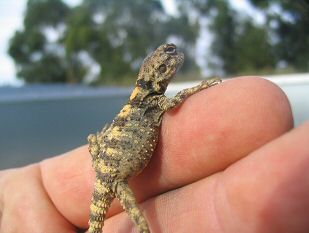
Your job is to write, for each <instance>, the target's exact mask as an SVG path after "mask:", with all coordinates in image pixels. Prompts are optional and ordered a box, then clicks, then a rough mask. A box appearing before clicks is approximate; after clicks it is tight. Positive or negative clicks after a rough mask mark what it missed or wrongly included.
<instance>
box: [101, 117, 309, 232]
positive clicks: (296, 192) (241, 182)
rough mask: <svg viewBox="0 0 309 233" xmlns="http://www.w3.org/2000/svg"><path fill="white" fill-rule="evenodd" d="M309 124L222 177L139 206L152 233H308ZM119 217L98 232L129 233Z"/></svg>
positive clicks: (130, 228)
mask: <svg viewBox="0 0 309 233" xmlns="http://www.w3.org/2000/svg"><path fill="white" fill-rule="evenodd" d="M308 141H309V122H308V123H307V124H306V125H303V126H301V127H299V128H298V129H295V130H293V131H291V132H289V133H287V134H286V135H284V136H282V137H280V138H278V139H276V140H274V141H272V142H270V143H268V144H267V145H266V146H264V147H262V148H261V149H258V150H256V151H254V152H253V153H252V154H250V155H249V156H248V157H246V158H244V159H242V160H240V161H238V162H237V163H235V164H233V165H232V166H231V167H229V168H228V169H227V170H226V171H224V172H221V173H217V174H214V175H212V176H210V177H207V178H204V179H202V180H199V181H197V182H195V183H192V184H189V185H187V186H184V187H182V188H179V189H176V190H174V191H170V192H167V193H164V194H162V195H160V196H158V197H155V198H152V199H148V200H147V201H145V202H144V203H142V204H140V206H141V208H142V209H143V211H144V213H145V216H146V218H147V219H148V220H149V225H150V229H151V231H152V232H158V233H164V232H179V233H182V232H217V233H224V232H229V233H247V232H252V233H273V232H280V233H290V232H293V233H306V232H309V222H308V218H309V199H308V196H309V148H308V146H307V144H308ZM134 229H135V226H134V224H133V223H132V221H131V220H130V219H129V217H128V216H127V215H126V214H125V213H120V214H117V215H115V216H113V217H111V218H109V219H108V220H107V221H106V223H105V227H104V232H106V233H108V232H133V231H134Z"/></svg>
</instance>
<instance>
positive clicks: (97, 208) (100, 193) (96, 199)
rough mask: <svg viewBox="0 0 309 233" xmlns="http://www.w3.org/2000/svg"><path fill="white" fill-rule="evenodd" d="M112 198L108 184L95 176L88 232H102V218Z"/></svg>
mask: <svg viewBox="0 0 309 233" xmlns="http://www.w3.org/2000/svg"><path fill="white" fill-rule="evenodd" d="M113 199H114V196H113V194H112V192H111V189H110V188H109V186H108V184H106V183H105V182H103V181H101V180H100V179H98V178H97V180H96V183H95V188H94V192H93V194H92V199H91V205H90V216H89V229H88V232H89V233H101V232H102V227H103V222H104V218H105V216H106V213H107V210H108V208H109V206H110V204H111V202H112V200H113Z"/></svg>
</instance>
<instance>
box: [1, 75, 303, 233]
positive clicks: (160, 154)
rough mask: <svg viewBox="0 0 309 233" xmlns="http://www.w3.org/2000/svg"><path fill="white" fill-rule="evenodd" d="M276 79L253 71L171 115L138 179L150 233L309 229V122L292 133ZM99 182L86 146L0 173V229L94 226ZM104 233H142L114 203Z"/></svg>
mask: <svg viewBox="0 0 309 233" xmlns="http://www.w3.org/2000/svg"><path fill="white" fill-rule="evenodd" d="M292 122H293V119H292V115H291V109H290V106H289V103H288V101H287V99H286V97H285V95H284V94H283V93H282V91H281V90H280V89H279V88H277V87H276V86H275V85H274V84H272V83H270V82H268V81H266V80H263V79H259V78H254V77H250V78H248V77H246V78H236V79H232V80H229V81H226V82H224V83H222V84H220V85H217V86H214V87H211V88H209V89H207V90H205V91H201V92H199V93H197V94H195V95H193V96H192V97H190V98H189V99H187V100H186V101H185V102H184V103H183V104H182V105H181V106H180V107H179V108H177V109H175V110H174V111H170V112H168V113H167V114H165V115H164V119H163V124H162V130H161V136H160V140H159V144H158V146H157V149H156V152H155V154H154V156H153V158H152V160H151V161H150V164H149V165H148V167H146V169H145V170H144V171H143V172H142V173H141V174H140V175H139V176H137V177H134V178H133V179H132V180H131V187H132V188H133V191H134V192H135V193H136V195H137V199H138V200H139V202H141V203H140V207H141V208H142V210H143V212H144V213H145V216H146V218H147V219H148V221H149V224H150V229H151V230H152V232H156V233H157V232H159V233H160V232H164V233H166V232H180V233H181V232H222V233H223V232H229V233H233V232H263V233H267V232H271V233H273V232H280V233H282V232H293V233H298V232H308V231H309V222H308V221H307V220H308V217H309V199H308V196H309V148H308V146H307V144H308V141H309V140H308V139H309V123H306V124H303V125H302V126H300V127H298V128H296V129H293V130H291V129H292V127H293V125H292ZM93 184H94V172H93V170H92V168H91V156H90V155H89V154H88V151H87V148H86V146H83V147H80V148H77V149H75V150H73V151H70V152H68V153H66V154H64V155H61V156H58V157H54V158H51V159H48V160H45V161H43V162H41V163H39V164H34V165H30V166H27V167H24V168H19V169H11V170H5V171H1V172H0V217H1V222H0V232H1V233H11V232H34V233H36V232H64V233H66V232H75V227H74V226H78V227H81V228H86V227H87V221H88V214H89V204H90V198H91V192H92V190H93ZM108 216H109V219H107V220H106V222H105V226H104V232H105V233H108V232H136V230H135V231H134V230H133V229H134V224H133V223H132V221H131V220H130V219H129V217H128V216H127V215H126V214H125V213H123V212H122V209H121V207H120V205H119V203H118V201H117V200H115V201H114V202H113V204H112V207H111V209H110V210H109V213H108Z"/></svg>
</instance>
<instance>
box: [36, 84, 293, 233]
mask: <svg viewBox="0 0 309 233" xmlns="http://www.w3.org/2000/svg"><path fill="white" fill-rule="evenodd" d="M291 127H292V115H291V110H290V105H289V103H288V101H287V98H286V96H285V95H284V94H283V92H282V91H281V90H280V89H279V88H278V87H276V86H275V85H274V84H272V83H270V82H268V81H266V80H264V79H259V78H236V79H233V80H230V81H227V82H224V83H222V84H220V85H217V86H214V87H211V88H209V89H207V90H205V91H202V92H200V93H197V94H196V95H193V96H192V97H190V98H188V99H187V100H186V101H185V102H184V103H183V104H182V105H181V106H180V107H179V108H177V109H175V110H174V111H170V112H168V113H167V114H165V115H164V119H163V124H162V130H161V136H160V142H159V145H158V146H157V149H156V152H155V154H154V156H153V158H152V160H151V162H150V164H149V165H148V167H147V168H146V169H145V170H144V171H143V172H142V173H141V174H140V175H139V176H138V177H136V178H134V179H132V182H131V185H132V186H133V190H134V192H135V193H136V195H137V199H138V200H140V201H141V200H145V199H147V198H150V197H152V196H155V195H157V194H160V193H163V192H166V191H168V190H171V189H174V188H177V187H180V186H183V185H186V184H188V183H190V182H194V181H197V180H199V179H201V178H203V177H205V176H207V175H210V174H213V173H215V172H218V171H221V170H223V169H225V168H226V167H227V166H228V165H230V164H232V163H233V162H235V161H237V160H239V159H241V158H242V157H244V156H246V155H247V154H248V153H250V152H251V151H253V150H255V149H256V148H258V147H259V146H261V145H263V144H265V143H266V142H268V141H270V140H272V139H274V138H276V137H278V136H279V135H281V134H282V133H284V132H286V131H287V130H289V129H291ZM41 170H42V180H43V185H44V187H45V189H46V191H47V193H48V195H49V197H50V198H51V200H52V202H53V203H54V205H55V206H56V208H57V209H58V210H59V212H61V213H62V214H63V215H64V217H65V218H67V219H68V220H69V221H70V222H72V223H73V224H75V225H77V226H79V227H87V221H88V213H89V205H90V199H91V192H92V189H93V184H94V173H93V170H92V168H91V158H90V156H89V154H88V151H87V148H86V147H81V148H79V149H76V150H75V151H72V152H69V153H68V154H67V155H64V156H60V157H56V158H52V159H49V160H46V161H44V162H43V163H41ZM121 210H122V209H121V207H120V206H119V203H118V202H117V201H116V202H114V203H113V205H112V207H111V209H110V211H109V213H108V215H109V216H111V215H113V214H115V213H118V212H119V211H121Z"/></svg>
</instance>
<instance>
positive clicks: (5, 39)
mask: <svg viewBox="0 0 309 233" xmlns="http://www.w3.org/2000/svg"><path fill="white" fill-rule="evenodd" d="M65 2H66V3H68V4H69V5H72V6H74V5H76V4H78V3H80V2H81V0H65ZM173 2H174V0H163V5H164V7H165V8H166V9H167V11H169V12H170V13H172V14H173V13H175V11H176V9H175V5H174V4H173ZM26 3H27V0H0V28H1V30H0V85H17V86H18V85H21V84H22V82H21V81H20V80H18V79H17V78H16V75H15V65H14V61H13V60H12V59H11V57H10V56H9V55H8V53H7V50H8V46H9V40H10V38H11V37H12V36H13V34H14V32H15V31H16V30H18V29H21V28H22V21H23V15H24V11H25V9H26ZM231 3H232V5H233V6H234V7H235V8H236V9H246V11H248V10H250V7H249V6H248V3H247V1H246V0H231ZM247 13H248V12H247Z"/></svg>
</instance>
